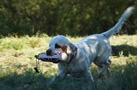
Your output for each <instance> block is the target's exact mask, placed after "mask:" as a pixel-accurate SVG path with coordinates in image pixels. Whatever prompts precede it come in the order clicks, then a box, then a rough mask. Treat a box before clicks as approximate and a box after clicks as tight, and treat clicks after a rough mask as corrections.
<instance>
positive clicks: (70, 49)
mask: <svg viewBox="0 0 137 90" xmlns="http://www.w3.org/2000/svg"><path fill="white" fill-rule="evenodd" d="M66 53H67V54H72V55H74V56H76V54H77V47H76V46H75V45H74V44H72V43H69V44H68V47H67V51H66Z"/></svg>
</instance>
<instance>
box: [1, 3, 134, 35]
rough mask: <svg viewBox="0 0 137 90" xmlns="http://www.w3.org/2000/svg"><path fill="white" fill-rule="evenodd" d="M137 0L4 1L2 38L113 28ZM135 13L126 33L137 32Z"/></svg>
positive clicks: (97, 30)
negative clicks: (13, 35) (12, 35)
mask: <svg viewBox="0 0 137 90" xmlns="http://www.w3.org/2000/svg"><path fill="white" fill-rule="evenodd" d="M130 5H137V1H136V0H126V2H125V1H124V0H103V1H102V0H98V1H95V0H84V1H83V0H67V1H64V0H1V1H0V27H1V29H0V32H1V34H2V35H5V36H7V35H9V34H13V33H17V34H18V35H24V34H27V35H35V34H36V33H37V32H40V33H46V34H48V35H56V34H65V35H66V34H68V35H89V34H93V33H100V32H103V31H106V30H108V29H109V28H111V27H112V26H113V25H114V24H115V23H116V22H117V21H118V19H119V17H120V15H121V14H122V13H123V11H124V10H125V9H126V8H127V7H128V6H130ZM135 16H136V12H135V13H134V15H133V16H132V17H131V18H130V19H129V23H126V25H125V27H124V28H123V29H124V30H123V33H128V34H135V33H136V28H137V25H136V22H137V18H135Z"/></svg>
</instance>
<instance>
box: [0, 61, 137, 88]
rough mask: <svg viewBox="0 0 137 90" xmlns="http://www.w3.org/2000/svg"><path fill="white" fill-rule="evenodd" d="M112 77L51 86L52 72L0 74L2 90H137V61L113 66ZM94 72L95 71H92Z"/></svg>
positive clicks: (69, 77)
mask: <svg viewBox="0 0 137 90" xmlns="http://www.w3.org/2000/svg"><path fill="white" fill-rule="evenodd" d="M111 69H112V70H111V75H110V77H108V76H104V77H103V78H101V79H97V80H95V82H94V83H93V82H90V83H86V82H84V79H83V78H74V77H71V76H68V77H67V78H66V79H65V80H63V81H55V82H53V83H52V84H49V82H50V81H51V78H52V77H53V75H51V72H53V71H50V72H46V73H35V71H34V70H32V69H29V70H28V71H26V72H24V73H22V74H17V72H14V73H8V74H7V73H4V72H3V73H2V72H1V73H0V75H1V76H0V90H16V89H17V90H22V89H23V90H24V89H25V90H112V89H113V90H135V89H137V71H136V70H137V61H132V62H127V65H125V66H112V67H111ZM91 71H94V70H91Z"/></svg>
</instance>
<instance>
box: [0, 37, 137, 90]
mask: <svg viewBox="0 0 137 90" xmlns="http://www.w3.org/2000/svg"><path fill="white" fill-rule="evenodd" d="M67 37H68V38H69V39H70V40H71V41H72V42H75V41H78V40H81V39H82V38H83V37H70V36H67ZM50 38H51V37H49V36H47V35H41V36H33V37H29V36H24V37H17V36H16V37H13V36H11V37H5V38H2V39H0V90H24V89H25V90H26V89H27V90H32V89H33V90H64V89H65V90H91V89H93V90H136V89H137V82H136V81H137V40H136V38H137V35H132V36H128V35H122V36H113V37H111V38H110V42H111V45H112V46H113V52H112V56H111V57H110V59H111V61H112V64H111V66H110V75H104V76H102V77H101V78H100V79H96V78H95V77H96V75H97V73H98V72H99V70H100V68H98V67H97V66H96V65H94V64H91V67H90V68H91V71H92V74H93V76H94V79H95V82H94V83H92V82H91V83H84V81H83V80H84V79H83V78H74V77H71V76H68V77H67V78H66V79H65V80H64V81H55V82H54V83H52V84H49V82H50V81H51V79H52V77H53V76H54V75H56V74H57V72H58V68H57V65H56V64H53V63H48V62H41V61H40V65H39V68H40V73H35V71H34V70H33V67H35V58H34V55H36V54H38V53H40V52H44V51H45V50H46V49H47V47H48V43H49V40H50Z"/></svg>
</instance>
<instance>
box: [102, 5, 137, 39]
mask: <svg viewBox="0 0 137 90" xmlns="http://www.w3.org/2000/svg"><path fill="white" fill-rule="evenodd" d="M134 8H135V7H134V6H130V7H128V8H127V9H126V10H125V12H124V13H123V14H122V16H121V17H120V19H119V21H118V22H117V23H116V24H115V26H114V27H112V28H111V29H109V30H108V31H106V32H103V33H102V34H103V35H104V36H105V37H107V38H109V37H110V36H112V35H113V34H115V33H118V32H119V31H120V29H121V27H122V26H123V24H124V22H125V21H126V20H127V19H128V17H130V16H131V14H132V13H133V10H134Z"/></svg>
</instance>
